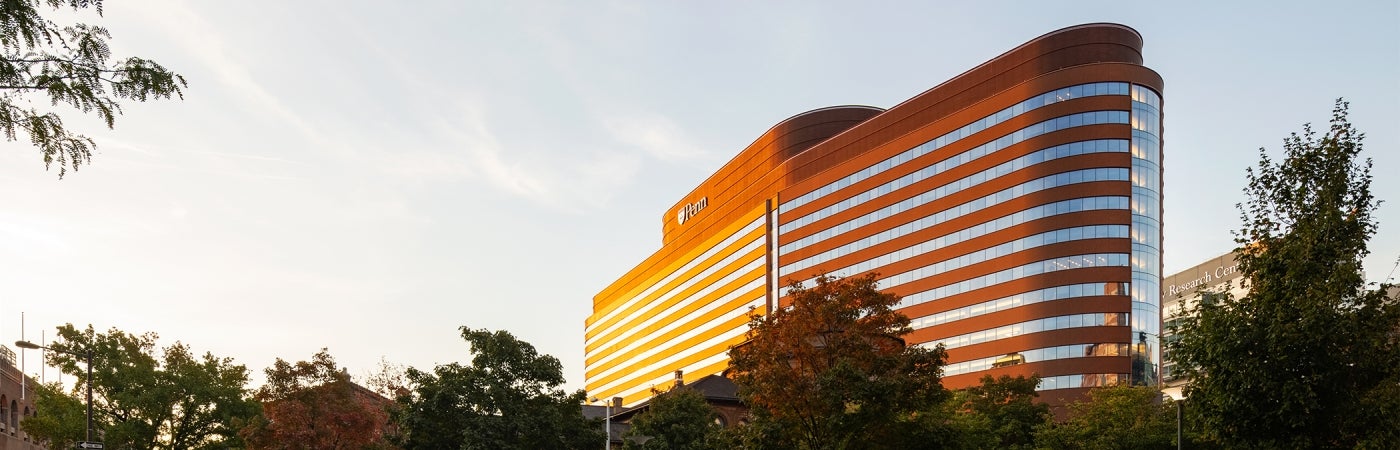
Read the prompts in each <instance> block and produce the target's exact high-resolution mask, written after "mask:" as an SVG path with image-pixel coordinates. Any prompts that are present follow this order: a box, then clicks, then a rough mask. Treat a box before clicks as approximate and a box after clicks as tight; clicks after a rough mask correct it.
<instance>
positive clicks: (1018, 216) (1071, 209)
mask: <svg viewBox="0 0 1400 450" xmlns="http://www.w3.org/2000/svg"><path fill="white" fill-rule="evenodd" d="M1141 50H1142V38H1141V36H1140V35H1139V34H1138V33H1137V32H1136V31H1134V30H1132V29H1131V28H1128V27H1125V26H1121V25H1115V24H1090V25H1082V26H1077V27H1071V28H1066V29H1063V30H1059V31H1055V32H1053V33H1050V34H1046V35H1044V36H1041V37H1039V38H1036V39H1034V40H1032V41H1030V42H1028V43H1026V44H1023V45H1021V46H1019V47H1017V48H1015V49H1012V50H1011V51H1009V52H1007V53H1004V54H1002V55H1000V56H998V57H997V58H995V59H992V60H990V61H988V62H986V63H983V64H981V65H979V66H977V67H975V68H973V69H971V70H969V71H967V72H965V73H963V74H962V75H959V76H957V77H955V78H953V79H951V80H948V81H946V82H944V83H942V84H939V85H938V86H935V87H934V88H932V89H930V90H928V91H925V92H923V93H921V94H919V95H917V96H915V97H913V98H911V99H909V100H906V101H904V102H903V103H900V104H899V105H896V106H894V107H891V108H889V109H880V108H874V107H868V106H839V107H831V108H823V109H818V110H813V111H808V112H805V113H802V114H799V115H797V116H794V117H791V118H788V119H786V120H784V121H782V122H779V123H778V124H777V125H775V126H773V127H772V128H771V129H769V130H768V131H767V132H765V133H764V134H763V135H761V136H760V137H759V138H758V139H757V140H756V141H754V143H753V144H751V145H749V146H748V147H747V148H745V149H743V150H742V151H740V152H739V154H738V155H737V156H735V157H734V159H732V160H730V161H729V162H728V163H726V164H725V165H724V166H723V167H721V168H720V169H719V170H718V171H716V172H715V173H714V174H713V175H711V176H710V177H709V178H708V179H706V180H705V181H704V182H703V183H701V184H700V185H699V186H698V187H696V188H695V189H694V190H693V191H691V192H690V193H688V194H687V195H685V196H684V197H683V198H682V199H681V200H680V201H679V202H677V204H676V205H675V206H674V207H672V208H671V209H670V210H668V211H667V212H666V213H665V214H664V215H663V216H662V247H661V249H660V250H658V251H657V252H656V253H654V254H652V255H651V256H650V257H649V258H647V259H646V260H645V261H643V262H642V263H641V264H639V265H637V266H636V267H635V268H633V269H632V270H630V271H629V272H628V273H627V274H625V275H623V276H622V277H621V278H620V279H618V280H617V281H616V282H614V283H613V284H611V285H610V286H608V287H607V288H606V289H604V290H603V291H602V292H600V293H599V294H598V295H597V296H595V297H594V299H593V314H592V315H590V316H589V317H588V319H587V320H586V321H585V331H584V335H585V349H584V354H585V384H586V389H587V390H588V392H589V394H590V395H593V396H597V397H601V398H609V397H614V396H617V397H622V398H623V399H624V403H625V404H628V405H630V404H634V403H636V402H638V401H641V400H644V399H646V398H647V397H649V396H650V390H651V388H652V387H654V386H666V385H668V384H669V383H671V382H672V379H673V373H674V372H675V371H677V370H681V371H683V373H684V375H685V376H686V378H687V381H691V380H693V379H698V378H700V377H704V376H706V375H712V374H717V373H720V372H722V371H723V370H724V369H725V367H726V366H727V364H728V359H727V357H726V352H727V351H728V349H729V347H731V346H733V345H735V344H738V343H740V342H742V341H743V340H744V333H745V331H747V325H746V324H747V322H748V318H747V317H748V315H749V314H752V313H757V314H765V313H767V312H769V311H771V310H772V309H773V308H779V307H782V306H783V305H785V304H786V300H785V299H784V293H785V289H784V288H783V286H786V285H788V284H789V283H791V282H794V281H798V282H809V281H810V280H811V279H812V278H814V277H815V276H816V275H818V274H822V273H829V274H835V275H843V276H852V275H860V274H864V273H867V272H875V273H878V274H880V275H879V277H880V287H881V288H882V289H885V290H887V291H889V292H893V293H895V294H898V295H901V296H902V297H903V300H902V301H901V303H900V305H899V309H900V311H901V312H903V313H904V314H905V315H907V316H909V317H910V318H911V319H912V325H913V328H914V331H913V333H911V334H910V335H908V336H906V340H907V341H908V342H909V343H910V344H911V345H927V346H934V345H938V344H940V343H941V344H943V345H944V346H945V347H947V348H948V353H949V357H950V359H949V365H948V366H947V367H946V368H945V379H944V383H945V385H946V386H949V387H953V388H956V387H964V386H969V385H972V384H975V383H977V380H978V379H980V378H981V377H982V376H983V375H1001V374H1011V375H1017V374H1025V375H1029V374H1032V373H1036V374H1039V375H1041V376H1042V377H1044V379H1043V381H1042V383H1041V386H1040V389H1041V390H1042V393H1041V395H1042V398H1045V399H1047V400H1050V401H1052V402H1054V401H1056V399H1059V398H1066V399H1068V398H1078V397H1079V396H1080V395H1082V394H1083V392H1084V390H1086V389H1088V388H1090V387H1093V386H1099V385H1104V384H1115V383H1119V382H1128V381H1132V382H1136V383H1143V384H1152V385H1155V384H1156V383H1157V382H1158V380H1157V372H1158V367H1159V355H1158V351H1159V348H1158V341H1159V327H1160V323H1161V319H1160V304H1159V297H1160V292H1161V290H1160V287H1159V283H1160V280H1161V257H1160V255H1161V248H1162V247H1161V242H1162V236H1161V219H1160V218H1161V183H1162V181H1161V173H1162V169H1161V159H1162V156H1161V145H1162V142H1161V123H1162V113H1161V104H1162V103H1161V95H1160V93H1161V92H1162V79H1161V77H1160V76H1159V75H1157V74H1156V73H1155V72H1153V71H1152V70H1150V69H1148V68H1146V67H1144V66H1143V65H1142V53H1141Z"/></svg>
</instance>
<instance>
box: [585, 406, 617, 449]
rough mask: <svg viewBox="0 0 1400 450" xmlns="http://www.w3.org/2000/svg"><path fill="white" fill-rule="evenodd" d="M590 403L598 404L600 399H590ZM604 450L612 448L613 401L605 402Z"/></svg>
mask: <svg viewBox="0 0 1400 450" xmlns="http://www.w3.org/2000/svg"><path fill="white" fill-rule="evenodd" d="M588 401H589V402H595V403H596V402H597V401H598V397H593V398H590V399H588ZM603 435H604V436H606V437H604V438H603V450H609V449H611V448H612V399H610V398H609V399H605V400H603Z"/></svg>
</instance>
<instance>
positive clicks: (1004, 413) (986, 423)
mask: <svg viewBox="0 0 1400 450" xmlns="http://www.w3.org/2000/svg"><path fill="white" fill-rule="evenodd" d="M1039 384H1040V377H1038V376H1031V377H1030V378H1027V377H1025V376H1017V377H1015V378H1012V377H1011V376H1010V375H1002V376H1001V377H1000V378H992V376H991V375H985V376H983V377H982V379H981V384H980V385H978V386H973V387H970V388H967V389H960V390H957V391H954V392H953V398H952V400H951V401H950V402H949V405H951V406H952V409H953V411H952V421H953V423H955V424H958V425H960V426H959V427H958V428H959V429H960V431H962V434H963V438H964V440H965V441H966V442H967V443H968V444H969V446H970V447H973V448H1001V449H1029V448H1034V443H1035V430H1036V428H1037V427H1040V426H1043V425H1044V424H1045V423H1047V422H1048V421H1049V420H1050V406H1049V405H1046V404H1045V403H1043V402H1037V401H1036V398H1037V397H1038V396H1039V394H1037V393H1036V391H1035V387H1036V386H1037V385H1039Z"/></svg>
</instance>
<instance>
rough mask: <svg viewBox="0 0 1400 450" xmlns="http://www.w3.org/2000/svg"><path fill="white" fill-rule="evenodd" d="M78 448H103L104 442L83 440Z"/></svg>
mask: <svg viewBox="0 0 1400 450" xmlns="http://www.w3.org/2000/svg"><path fill="white" fill-rule="evenodd" d="M78 448H90V449H100V448H103V447H102V443H101V442H87V441H83V442H79V443H78Z"/></svg>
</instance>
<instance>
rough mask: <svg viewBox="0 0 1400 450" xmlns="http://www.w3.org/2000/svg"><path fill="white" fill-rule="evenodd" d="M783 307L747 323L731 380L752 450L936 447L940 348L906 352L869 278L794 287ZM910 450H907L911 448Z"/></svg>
mask: <svg viewBox="0 0 1400 450" xmlns="http://www.w3.org/2000/svg"><path fill="white" fill-rule="evenodd" d="M789 298H790V299H791V306H790V307H786V308H779V309H777V310H775V311H773V313H772V314H770V315H768V316H754V317H752V319H751V320H750V322H749V332H748V342H746V343H745V344H744V345H740V346H737V347H735V348H734V349H733V350H731V351H730V352H729V355H730V366H729V367H730V371H729V373H730V375H731V377H732V378H733V379H734V381H735V383H737V384H738V385H739V396H740V398H742V399H743V400H744V403H745V404H746V405H748V406H749V408H750V409H751V413H752V414H753V417H754V420H753V422H752V423H751V424H750V425H749V426H748V428H747V429H748V430H749V431H750V433H752V434H755V435H757V437H756V438H754V439H751V440H750V442H751V443H752V444H753V445H760V446H764V447H773V448H798V449H837V448H881V447H889V448H923V447H939V446H942V444H944V442H942V441H940V439H941V437H940V436H942V435H940V434H939V432H940V428H939V427H940V426H941V424H942V420H941V419H937V417H941V416H942V415H941V414H940V413H939V412H938V409H939V408H940V406H941V403H942V402H943V401H944V400H945V399H946V398H947V396H948V391H947V390H945V389H944V388H943V384H942V382H941V378H942V365H943V364H944V360H945V359H946V357H947V356H946V355H947V353H946V352H945V351H944V350H943V348H942V347H938V348H932V349H929V348H923V347H908V346H905V343H904V340H903V339H902V338H901V337H902V336H904V335H906V334H908V333H909V332H910V331H912V330H911V329H910V328H909V318H908V317H905V316H904V315H903V314H900V313H898V312H896V311H894V309H893V308H894V305H895V304H897V303H898V302H899V297H898V296H895V295H893V294H888V293H884V292H880V290H879V289H878V288H877V287H876V280H875V275H873V274H871V275H867V276H863V277H854V278H835V277H828V276H822V277H818V278H817V280H816V285H815V286H812V287H810V288H808V287H804V286H802V285H800V284H794V285H792V286H791V287H790V289H789ZM911 446H912V447H911Z"/></svg>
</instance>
